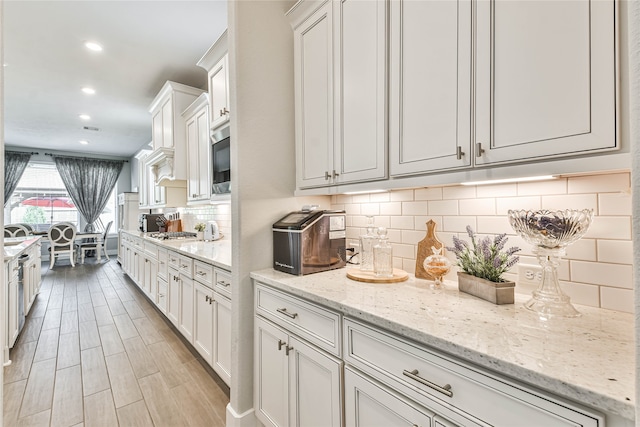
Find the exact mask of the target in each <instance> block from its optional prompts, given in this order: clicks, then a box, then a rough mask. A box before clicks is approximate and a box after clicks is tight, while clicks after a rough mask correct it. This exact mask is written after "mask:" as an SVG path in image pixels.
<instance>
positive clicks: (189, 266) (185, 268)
mask: <svg viewBox="0 0 640 427" xmlns="http://www.w3.org/2000/svg"><path fill="white" fill-rule="evenodd" d="M178 271H179V272H180V273H182V274H184V275H185V276H187V277H188V278H189V279H193V258H189V257H186V256H182V255H180V256H179V259H178Z"/></svg>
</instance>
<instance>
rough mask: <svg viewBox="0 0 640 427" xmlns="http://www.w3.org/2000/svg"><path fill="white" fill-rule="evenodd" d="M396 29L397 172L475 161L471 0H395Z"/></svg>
mask: <svg viewBox="0 0 640 427" xmlns="http://www.w3.org/2000/svg"><path fill="white" fill-rule="evenodd" d="M518 4H519V3H518ZM390 26H391V61H390V65H391V75H390V97H391V99H390V111H389V121H390V123H389V126H390V133H389V134H390V137H389V139H390V141H389V145H390V148H389V151H390V154H389V156H390V165H389V168H390V172H391V175H403V174H412V173H421V172H429V171H437V170H443V169H451V168H459V167H466V166H470V165H471V152H470V149H471V2H470V1H468V0H454V1H407V0H399V1H392V2H391V18H390ZM461 153H464V155H462V154H461Z"/></svg>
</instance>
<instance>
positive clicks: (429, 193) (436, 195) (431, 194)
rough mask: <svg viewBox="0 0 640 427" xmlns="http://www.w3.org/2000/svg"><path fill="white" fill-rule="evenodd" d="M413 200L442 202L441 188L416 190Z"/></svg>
mask: <svg viewBox="0 0 640 427" xmlns="http://www.w3.org/2000/svg"><path fill="white" fill-rule="evenodd" d="M414 193H415V200H442V187H429V188H416V189H415V190H414Z"/></svg>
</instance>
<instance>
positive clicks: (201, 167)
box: [182, 93, 211, 204]
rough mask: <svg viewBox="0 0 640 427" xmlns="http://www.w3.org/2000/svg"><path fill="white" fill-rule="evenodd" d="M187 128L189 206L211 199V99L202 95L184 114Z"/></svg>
mask: <svg viewBox="0 0 640 427" xmlns="http://www.w3.org/2000/svg"><path fill="white" fill-rule="evenodd" d="M182 115H183V117H184V118H185V121H186V127H187V158H188V162H187V173H188V179H187V201H188V204H196V203H201V202H209V200H210V199H211V162H210V159H211V140H210V139H209V97H208V95H207V94H206V93H205V94H202V95H200V96H199V97H198V99H196V100H195V101H194V103H193V104H191V105H190V106H189V108H187V109H186V110H185V111H184V113H182Z"/></svg>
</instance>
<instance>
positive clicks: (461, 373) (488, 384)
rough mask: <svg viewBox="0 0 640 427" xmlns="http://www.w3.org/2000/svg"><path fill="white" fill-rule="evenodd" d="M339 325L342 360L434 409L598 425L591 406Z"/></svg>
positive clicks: (503, 421)
mask: <svg viewBox="0 0 640 427" xmlns="http://www.w3.org/2000/svg"><path fill="white" fill-rule="evenodd" d="M344 324H345V356H344V359H345V361H346V362H347V363H349V364H351V365H353V366H356V367H358V368H360V369H361V370H363V371H364V372H366V373H368V374H369V375H371V376H373V377H374V378H376V379H378V380H380V381H381V382H383V383H385V384H388V385H390V386H391V388H393V389H396V390H398V391H400V392H401V393H403V394H405V395H407V396H409V397H410V398H412V399H414V400H415V401H416V402H418V403H419V404H421V405H424V406H425V407H427V408H432V409H434V410H435V411H436V412H448V411H452V412H454V413H457V414H472V415H473V416H474V417H475V418H477V420H476V422H478V423H479V424H482V423H488V424H492V425H509V426H524V425H529V426H531V425H539V426H547V427H551V426H576V425H578V426H590V427H601V426H603V422H604V418H603V417H602V416H601V415H600V414H596V413H593V412H590V410H589V411H587V410H586V409H584V408H579V407H577V406H574V405H570V404H567V402H558V401H557V399H554V398H553V397H552V396H549V395H546V394H544V393H542V392H538V391H534V390H532V389H529V388H528V387H526V386H523V385H520V384H516V383H514V382H512V381H510V380H507V379H506V378H499V377H497V376H496V375H493V374H489V373H488V372H485V371H484V370H482V369H480V368H475V367H471V366H470V365H467V364H465V363H462V362H459V361H456V360H453V359H450V358H449V357H446V356H444V355H443V354H441V353H439V352H437V351H435V350H431V349H428V348H426V347H425V346H422V345H419V344H415V343H413V342H410V341H408V340H405V339H403V338H400V337H398V336H396V335H393V334H391V333H388V332H385V331H382V330H379V329H377V328H374V327H372V326H368V325H365V324H363V323H360V322H356V321H354V320H352V319H345V322H344Z"/></svg>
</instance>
